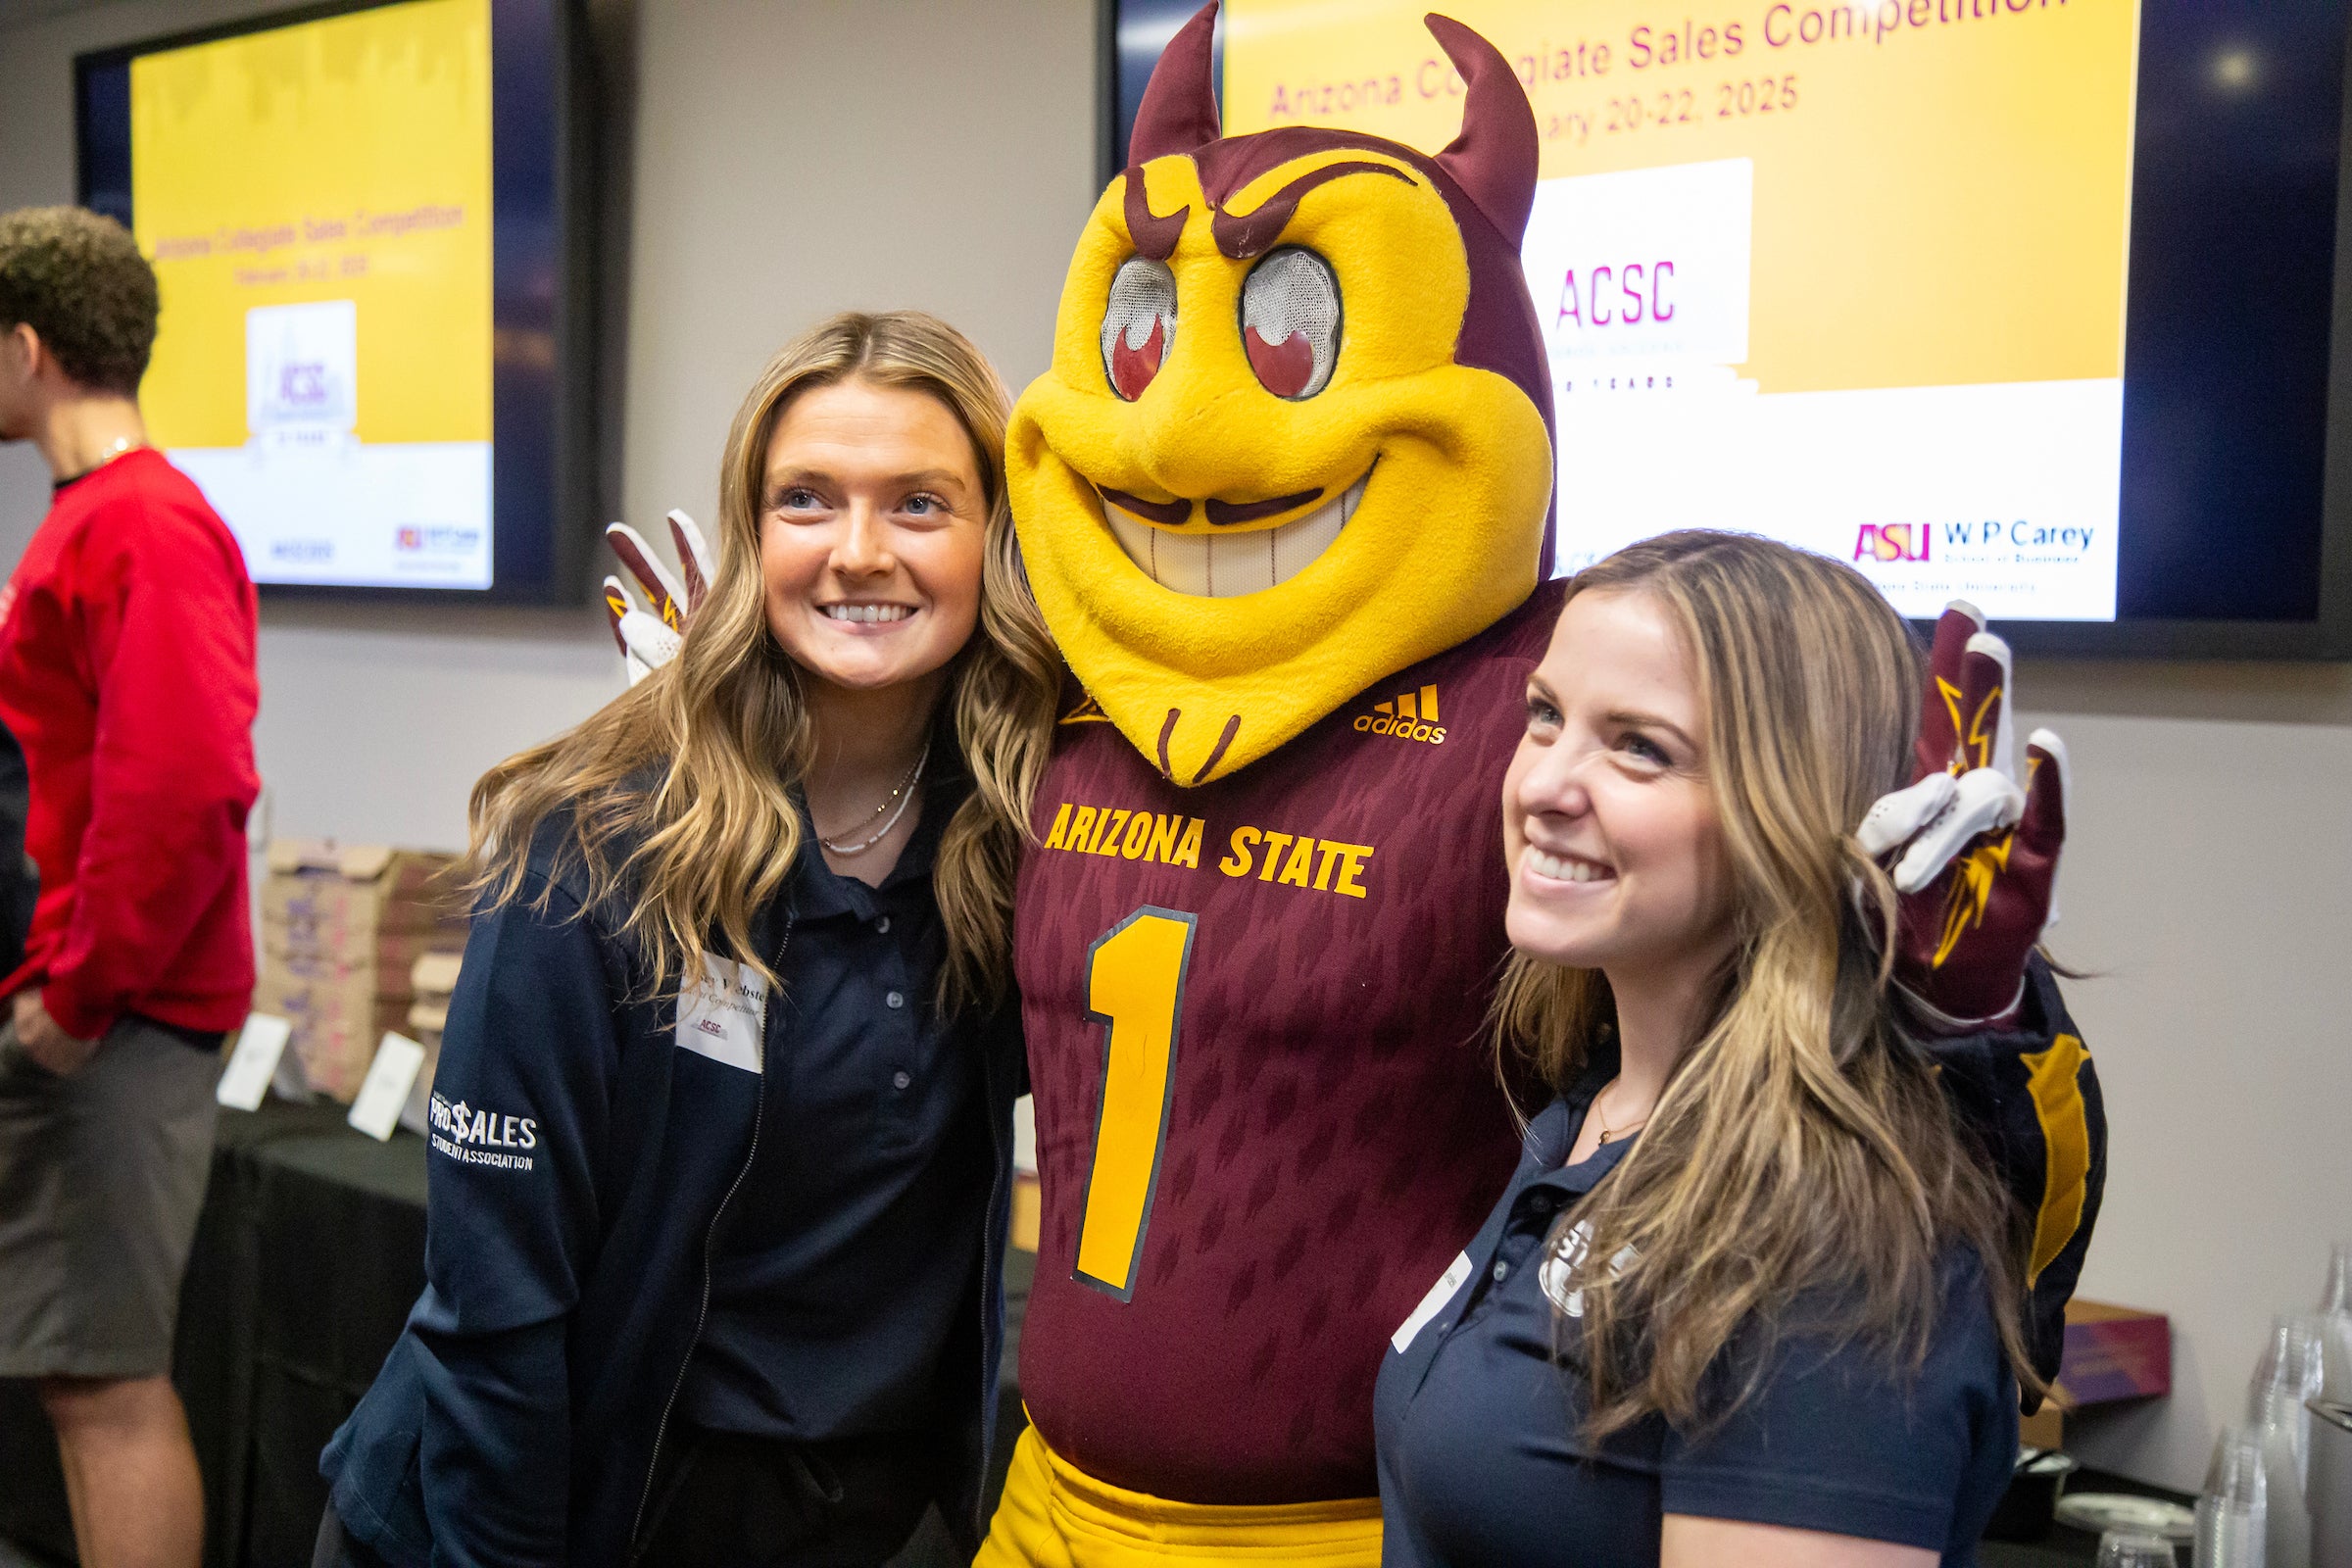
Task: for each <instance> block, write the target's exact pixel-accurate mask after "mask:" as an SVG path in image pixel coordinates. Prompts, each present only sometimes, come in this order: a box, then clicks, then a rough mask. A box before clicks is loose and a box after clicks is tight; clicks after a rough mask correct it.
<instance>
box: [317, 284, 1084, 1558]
mask: <svg viewBox="0 0 2352 1568" xmlns="http://www.w3.org/2000/svg"><path fill="white" fill-rule="evenodd" d="M1007 405H1008V399H1007V398H1006V396H1005V389H1004V387H1003V385H1002V383H1001V382H1000V381H999V380H998V378H997V376H996V374H995V372H994V371H993V370H992V369H991V368H989V366H988V364H987V362H986V361H985V360H984V359H982V358H981V356H980V354H979V353H978V351H977V350H976V349H974V348H973V347H972V345H971V344H970V343H969V342H967V341H966V340H965V339H964V338H963V337H961V336H960V335H959V334H957V333H956V332H955V331H954V330H953V329H952V328H950V327H948V326H947V325H945V324H944V323H942V322H940V321H938V320H936V319H932V318H929V317H926V316H922V315H919V314H913V313H902V314H898V315H890V316H861V315H846V316H842V317H838V318H836V319H832V320H829V321H827V322H825V323H823V324H822V325H820V326H818V327H817V328H815V329H814V330H813V331H811V332H810V333H809V334H808V335H807V336H805V337H804V338H802V339H801V340H799V341H798V342H796V343H794V344H792V345H790V346H789V347H787V348H786V349H785V350H784V351H783V352H782V353H781V354H779V355H778V356H777V357H776V359H775V360H774V361H773V362H771V363H770V364H769V366H768V368H767V369H766V370H765V371H764V372H763V373H762V375H761V376H760V380H759V382H758V383H757V384H756V385H755V386H754V387H753V389H752V391H751V393H750V395H749V396H748V397H747V398H746V399H745V401H744V404H743V407H742V410H741V411H740V413H739V414H738V415H737V417H736V419H735V423H734V428H733V430H732V432H731V433H730V435H729V437H728V443H727V454H726V459H725V465H724V467H723V469H722V473H721V493H720V528H721V551H720V557H719V562H718V565H717V570H716V574H715V579H714V580H713V581H712V582H711V586H710V592H709V596H708V599H707V600H706V602H705V603H703V604H702V606H701V607H700V609H699V610H697V612H696V613H695V615H694V618H693V620H692V622H691V623H690V625H689V627H688V629H687V631H686V634H685V639H684V643H683V646H682V648H681V649H680V650H679V652H678V654H677V657H676V658H675V659H673V660H672V661H671V662H668V663H667V664H665V665H664V666H663V667H662V668H661V669H659V670H657V671H656V672H655V673H654V674H653V675H652V676H651V677H650V678H648V679H646V680H645V681H643V682H642V683H641V684H639V685H636V686H634V687H632V688H631V689H630V691H629V692H628V693H627V694H626V695H625V696H623V697H621V698H619V699H618V700H616V701H615V702H613V704H612V705H611V706H609V707H608V708H606V709H605V710H604V711H602V712H600V713H598V714H597V715H596V716H595V717H593V718H591V719H589V720H588V721H587V722H586V723H584V724H582V725H581V726H580V727H579V728H577V729H575V730H573V731H571V732H569V733H567V734H565V735H564V736H561V737H559V738H558V739H556V740H554V741H552V742H550V743H548V744H547V745H544V746H540V747H537V748H534V749H533V750H531V751H528V752H524V753H522V754H521V755H519V756H517V757H515V758H513V759H511V760H508V761H506V762H504V763H502V764H500V765H499V766H498V767H497V768H494V769H493V770H492V771H491V772H490V773H489V774H488V775H487V776H486V777H485V778H484V779H483V780H482V781H481V783H480V784H479V785H477V786H476V788H475V790H474V795H473V805H472V820H473V841H472V845H471V849H470V852H469V855H468V858H467V860H466V867H465V869H466V871H467V872H469V873H470V875H471V877H472V879H473V880H472V885H473V887H474V889H475V892H476V896H477V905H476V909H477V913H476V917H475V922H474V928H473V932H472V936H471V940H470V942H469V943H468V946H467V949H466V961H465V966H464V971H463V978H462V979H461V981H460V985H459V990H458V994H457V996H456V998H455V999H454V1002H453V1005H452V1008H451V1014H450V1022H449V1028H448V1032H447V1034H446V1036H445V1039H444V1044H443V1051H442V1056H441V1061H440V1066H439V1070H438V1076H437V1078H436V1081H435V1085H434V1090H435V1093H434V1099H433V1107H432V1120H433V1136H432V1156H431V1165H430V1172H431V1190H430V1192H431V1197H430V1225H429V1227H428V1234H427V1247H426V1251H427V1256H426V1278H427V1282H428V1283H427V1285H426V1289H425V1292H424V1295H423V1296H422V1297H421V1298H420V1299H418V1301H417V1306H416V1308H415V1310H414V1312H413V1313H412V1314H411V1317H410V1321H409V1326H408V1328H407V1330H406V1332H405V1333H404V1334H403V1335H402V1337H401V1339H400V1341H399V1343H398V1344H397V1345H396V1347H395V1348H394V1349H393V1351H392V1353H391V1355H390V1357H389V1358H388V1359H387V1361H386V1363H385V1365H384V1369H383V1371H382V1373H381V1374H380V1375H379V1377H378V1379H377V1382H376V1384H375V1386H374V1388H373V1389H372V1390H371V1391H370V1392H369V1393H368V1396H367V1397H366V1398H365V1399H364V1400H363V1401H362V1402H361V1404H360V1406H359V1408H358V1410H357V1411H356V1412H355V1413H354V1414H353V1416H352V1418H351V1420H350V1421H349V1422H348V1423H346V1425H345V1426H344V1428H343V1429H342V1430H341V1431H340V1432H339V1433H337V1434H336V1437H335V1440H334V1442H333V1443H332V1444H331V1445H330V1446H329V1447H328V1449H327V1451H326V1454H325V1456H324V1459H323V1461H322V1468H323V1470H324V1472H325V1474H326V1475H327V1477H328V1478H329V1479H330V1480H331V1482H332V1483H333V1491H332V1507H331V1511H330V1513H329V1516H328V1518H327V1519H326V1521H325V1523H324V1525H323V1526H322V1529H321V1533H320V1548H319V1560H320V1561H321V1562H349V1563H361V1564H367V1563H373V1562H384V1563H390V1564H394V1565H397V1568H423V1565H425V1564H428V1563H429V1564H433V1565H441V1564H453V1565H454V1564H466V1565H473V1564H485V1565H486V1564H509V1563H511V1564H526V1563H527V1564H534V1565H545V1564H554V1563H571V1564H583V1565H604V1564H619V1563H625V1562H629V1561H633V1560H638V1559H640V1558H642V1559H643V1560H646V1561H654V1562H661V1563H663V1564H665V1565H692V1564H695V1563H711V1564H716V1563H722V1562H723V1563H771V1562H772V1563H810V1564H813V1563H827V1564H836V1563H837V1564H844V1565H856V1564H865V1563H876V1564H878V1563H881V1562H883V1561H885V1560H887V1559H888V1558H889V1557H890V1556H892V1555H893V1554H894V1553H895V1552H896V1551H897V1550H898V1549H899V1548H900V1546H901V1545H902V1544H904V1543H905V1541H906V1540H907V1536H908V1535H909V1533H910V1532H911V1531H912V1530H913V1529H914V1528H915V1526H916V1524H917V1523H918V1522H919V1520H920V1518H921V1515H922V1513H923V1511H924V1509H925V1508H926V1507H927V1506H929V1505H930V1504H931V1503H933V1502H935V1501H936V1502H937V1503H938V1504H940V1506H941V1507H942V1509H943V1512H944V1514H945V1517H946V1519H947V1522H948V1524H949V1527H950V1529H951V1530H952V1531H953V1532H954V1533H955V1534H956V1536H958V1537H959V1538H961V1539H963V1540H965V1541H966V1542H967V1543H968V1542H970V1541H971V1540H972V1539H973V1538H974V1536H975V1535H976V1532H977V1530H978V1528H979V1523H980V1521H979V1519H978V1517H977V1509H978V1505H979V1495H980V1490H981V1478H982V1476H983V1475H984V1473H985V1467H986V1462H987V1446H988V1434H987V1417H988V1414H989V1412H990V1411H991V1410H992V1409H993V1407H994V1401H995V1379H996V1367H997V1358H998V1337H999V1333H1000V1326H1001V1322H1002V1315H1003V1311H1002V1300H1001V1296H1000V1287H999V1274H1000V1267H1001V1262H1002V1246H1003V1239H1004V1234H1005V1212H1006V1207H1007V1201H1008V1200H1007V1191H1008V1188H1007V1183H1008V1168H1009V1144H1010V1130H1009V1119H1010V1108H1011V1103H1012V1099H1013V1096H1014V1095H1015V1094H1016V1093H1017V1092H1018V1088H1019V1082H1020V1077H1021V1070H1022V1069H1021V1053H1020V1044H1019V1039H1018V1034H1017V1028H1016V1026H1015V1022H1014V1020H1015V1019H1017V1007H1016V1005H1014V1003H1013V999H1012V997H1011V986H1010V980H1009V960H1010V954H1009V941H1008V935H1007V929H1006V924H1007V919H1008V915H1009V911H1010V907H1011V888H1012V874H1013V870H1014V867H1015V864H1016V861H1017V858H1018V852H1019V847H1020V843H1021V838H1022V831H1023V829H1022V824H1023V823H1024V822H1025V820H1026V818H1027V811H1028V797H1029V792H1030V791H1031V789H1032V788H1033V785H1034V781H1035V778H1036V775H1037V770H1038V766H1039V763H1040V761H1041V760H1042V759H1043V757H1044V755H1045V749H1046V745H1047V741H1048V738H1049V734H1050V727H1051V722H1052V712H1053V698H1054V677H1055V672H1056V668H1057V666H1056V664H1055V663H1054V659H1053V655H1052V651H1051V647H1050V645H1049V644H1048V643H1047V641H1046V639H1045V634H1044V632H1043V629H1042V627H1041V626H1040V624H1039V622H1038V620H1037V615H1036V612H1035V610H1034V608H1033V607H1032V606H1031V604H1030V602H1029V599H1028V593H1027V588H1026V585H1025V583H1024V581H1023V579H1022V578H1021V576H1020V573H1019V568H1018V565H1017V564H1016V562H1015V559H1014V556H1013V550H1012V535H1011V527H1010V518H1009V515H1008V513H1007V509H1006V505H1005V492H1004V483H1003V469H1002V455H1003V442H1004V429H1005V410H1006V407H1007Z"/></svg>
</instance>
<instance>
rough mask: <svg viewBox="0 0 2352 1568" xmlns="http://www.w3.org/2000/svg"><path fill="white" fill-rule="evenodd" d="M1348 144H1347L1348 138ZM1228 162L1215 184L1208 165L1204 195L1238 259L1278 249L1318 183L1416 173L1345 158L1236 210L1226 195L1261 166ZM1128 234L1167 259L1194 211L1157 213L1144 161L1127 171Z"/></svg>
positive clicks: (1147, 252)
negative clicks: (1247, 208)
mask: <svg viewBox="0 0 2352 1568" xmlns="http://www.w3.org/2000/svg"><path fill="white" fill-rule="evenodd" d="M1343 145H1346V144H1345V143H1343ZM1228 164H1229V167H1226V168H1223V169H1219V170H1217V171H1216V172H1217V173H1219V174H1222V175H1223V176H1224V177H1223V178H1221V179H1218V180H1217V181H1216V182H1215V183H1214V184H1213V185H1210V184H1209V183H1208V178H1207V176H1208V175H1209V170H1207V169H1203V170H1202V171H1201V174H1202V183H1203V187H1204V194H1205V195H1206V196H1207V197H1208V205H1209V211H1210V212H1211V213H1213V214H1214V215H1215V216H1214V217H1213V218H1212V219H1211V220H1210V221H1209V232H1210V234H1211V235H1213V236H1214V237H1215V239H1216V242H1217V249H1218V250H1219V251H1221V252H1223V253H1224V254H1225V255H1226V256H1227V257H1229V258H1231V259H1232V260H1234V261H1237V262H1246V261H1249V260H1250V258H1251V257H1253V256H1262V255H1264V254H1265V253H1266V252H1267V251H1269V250H1272V249H1273V248H1274V242H1275V241H1276V240H1278V239H1280V238H1281V237H1282V231H1283V230H1284V229H1286V228H1288V227H1290V225H1291V219H1292V217H1293V216H1294V215H1295V214H1296V213H1297V212H1298V211H1299V198H1300V197H1302V196H1304V195H1305V194H1306V193H1307V192H1308V191H1310V190H1313V189H1314V188H1315V187H1316V186H1317V185H1322V184H1327V183H1329V182H1330V181H1332V180H1335V179H1340V178H1343V177H1344V176H1346V175H1348V174H1387V175H1388V176H1389V177H1391V178H1392V179H1401V180H1403V181H1404V182H1405V183H1406V184H1408V185H1410V184H1412V183H1414V180H1413V176H1412V175H1410V174H1408V173H1406V172H1404V171H1403V170H1401V169H1398V168H1397V167H1396V166H1394V165H1392V164H1376V163H1373V162H1371V161H1370V160H1369V159H1361V158H1358V159H1350V160H1348V162H1346V163H1339V164H1325V165H1324V166H1323V167H1322V168H1320V169H1311V170H1308V171H1307V172H1305V173H1303V174H1300V175H1299V177H1298V178H1296V179H1294V180H1292V181H1291V182H1290V183H1288V184H1286V185H1284V186H1283V187H1282V188H1281V189H1280V190H1278V191H1276V192H1274V194H1273V195H1271V196H1268V197H1267V198H1266V199H1265V200H1264V201H1262V202H1260V203H1258V205H1257V207H1256V209H1255V210H1254V211H1251V212H1248V213H1232V212H1228V211H1226V209H1225V202H1226V199H1227V198H1229V197H1231V196H1232V195H1233V193H1234V191H1235V190H1237V189H1238V188H1240V187H1241V186H1242V185H1244V184H1246V183H1248V182H1249V181H1250V179H1252V178H1254V177H1256V175H1257V174H1258V173H1259V172H1260V171H1258V170H1256V169H1253V168H1250V166H1249V164H1248V162H1246V161H1241V160H1233V161H1228ZM1126 178H1127V194H1126V198H1125V204H1126V209H1127V213H1126V216H1127V234H1128V237H1129V238H1130V239H1132V240H1133V241H1134V242H1135V252H1136V254H1137V255H1138V256H1141V257H1143V258H1144V259H1145V260H1147V261H1153V262H1164V261H1166V260H1167V259H1168V258H1169V256H1171V255H1173V254H1174V253H1175V250H1176V241H1177V239H1178V238H1179V237H1181V236H1182V235H1183V233H1184V224H1185V220H1186V218H1187V217H1188V216H1189V215H1190V214H1191V213H1192V204H1191V203H1190V202H1187V203H1186V204H1185V205H1184V206H1182V207H1179V208H1177V209H1176V211H1174V212H1172V213H1155V212H1153V211H1152V203H1151V200H1150V198H1149V197H1147V196H1146V195H1145V194H1144V171H1143V167H1142V166H1141V165H1130V166H1129V167H1128V169H1127V172H1126Z"/></svg>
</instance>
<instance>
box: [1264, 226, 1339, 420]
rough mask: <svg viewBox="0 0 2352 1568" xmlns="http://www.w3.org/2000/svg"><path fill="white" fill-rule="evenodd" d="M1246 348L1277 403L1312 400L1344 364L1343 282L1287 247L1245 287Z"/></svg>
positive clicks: (1319, 261)
mask: <svg viewBox="0 0 2352 1568" xmlns="http://www.w3.org/2000/svg"><path fill="white" fill-rule="evenodd" d="M1242 347H1243V348H1244V349H1246V350H1247V351H1248V352H1249V355H1250V369H1252V370H1255V371H1256V372H1257V379H1258V380H1259V382H1260V383H1262V384H1263V385H1264V387H1265V389H1266V390H1267V391H1269V392H1271V393H1273V394H1274V395H1275V396H1276V397H1278V398H1291V399H1294V400H1296V399H1299V398H1311V397H1313V396H1314V395H1315V394H1316V393H1318V392H1320V391H1322V390H1323V387H1324V384H1325V383H1326V382H1328V381H1329V380H1330V379H1331V368H1332V366H1333V365H1335V364H1337V363H1338V361H1339V358H1340V280H1339V279H1338V278H1337V277H1334V276H1333V275H1332V271H1331V264H1330V263H1328V262H1326V261H1324V260H1323V258H1322V257H1320V256H1317V255H1316V254H1315V253H1314V252H1313V251H1309V250H1301V249H1299V247H1298V246H1295V245H1293V246H1286V247H1284V248H1283V249H1281V250H1278V251H1275V252H1273V253H1272V254H1270V255H1269V256H1267V257H1266V259H1265V260H1264V261H1262V262H1260V263H1258V264H1257V266H1256V267H1255V268H1253V269H1252V270H1250V278H1249V281H1247V282H1245V283H1244V284H1243V285H1242Z"/></svg>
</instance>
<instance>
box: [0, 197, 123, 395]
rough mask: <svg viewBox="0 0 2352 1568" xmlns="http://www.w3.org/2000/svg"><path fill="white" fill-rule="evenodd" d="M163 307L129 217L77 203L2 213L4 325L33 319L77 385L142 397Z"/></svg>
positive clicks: (0, 314) (0, 317) (0, 307)
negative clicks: (157, 318)
mask: <svg viewBox="0 0 2352 1568" xmlns="http://www.w3.org/2000/svg"><path fill="white" fill-rule="evenodd" d="M155 313H156V296H155V270H154V269H153V268H151V267H149V266H148V265H147V258H146V257H144V256H141V255H140V254H139V244H138V241H136V240H134V239H132V238H131V237H130V231H129V230H128V229H126V228H124V227H123V225H122V224H121V223H118V222H116V221H114V220H113V219H111V218H105V217H101V216H100V215H99V214H97V213H93V212H89V211H87V210H86V209H83V208H79V207H24V208H19V209H18V210H17V211H16V212H13V213H0V331H4V330H7V329H8V328H11V327H14V326H15V325H16V324H17V323H18V322H19V321H22V322H24V323H25V325H27V326H29V327H31V328H32V329H33V330H34V331H35V332H37V333H39V334H40V337H41V342H42V344H43V345H44V346H45V347H46V348H47V349H48V350H49V352H50V353H51V354H53V355H55V356H56V357H57V364H58V368H60V369H62V370H64V371H65V372H66V374H67V375H69V376H71V377H72V378H73V381H74V382H75V383H76V384H77V385H79V386H82V387H84V388H86V389H88V390H89V391H92V392H114V393H119V394H121V395H122V396H123V397H135V396H137V395H138V390H139V377H141V376H143V375H145V374H146V373H147V355H148V352H149V351H150V350H152V349H153V348H154V347H155Z"/></svg>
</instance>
